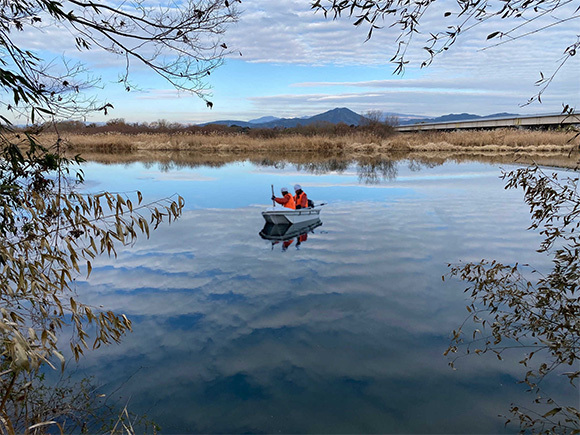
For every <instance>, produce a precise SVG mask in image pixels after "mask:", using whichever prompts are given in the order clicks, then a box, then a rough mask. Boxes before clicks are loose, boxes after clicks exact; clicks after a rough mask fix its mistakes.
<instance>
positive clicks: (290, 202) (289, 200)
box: [274, 193, 296, 210]
mask: <svg viewBox="0 0 580 435" xmlns="http://www.w3.org/2000/svg"><path fill="white" fill-rule="evenodd" d="M274 201H276V202H277V203H278V204H282V205H283V206H284V207H287V208H291V209H292V210H296V202H294V197H293V196H292V195H290V194H289V193H287V194H286V195H284V198H274Z"/></svg>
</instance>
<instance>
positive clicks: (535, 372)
mask: <svg viewBox="0 0 580 435" xmlns="http://www.w3.org/2000/svg"><path fill="white" fill-rule="evenodd" d="M504 178H505V179H507V180H508V182H507V185H506V188H517V187H520V188H522V189H523V191H524V198H525V201H526V203H527V204H528V205H529V206H530V212H531V215H532V220H533V222H532V225H531V227H530V228H532V229H541V231H540V233H541V234H542V236H543V237H544V238H543V241H542V243H541V246H540V248H539V249H538V251H539V252H545V253H549V254H550V255H552V256H553V268H552V270H551V271H550V272H549V273H548V274H547V275H541V274H539V272H536V271H533V272H532V276H539V278H538V279H535V280H530V279H528V276H529V275H530V274H529V273H526V271H525V270H524V269H523V268H522V266H520V265H518V264H515V265H505V264H501V263H498V262H496V261H485V260H482V261H481V262H479V263H467V264H460V265H453V266H452V267H451V272H450V275H451V276H457V277H459V278H460V279H462V280H463V281H466V282H468V283H469V287H468V288H467V289H466V292H469V293H470V297H471V299H472V301H473V302H472V303H471V304H470V305H469V306H468V307H467V310H468V311H469V313H470V314H469V318H471V319H472V320H473V321H474V322H475V324H476V326H477V327H478V328H479V327H481V330H480V329H475V330H474V331H473V335H472V338H473V339H472V340H469V341H467V342H465V341H464V338H463V333H462V329H463V327H464V325H465V324H464V325H463V326H462V327H461V328H459V329H458V330H456V331H453V339H452V343H451V345H450V347H449V349H448V350H447V352H446V354H447V353H448V352H452V353H455V352H458V351H459V349H460V348H462V349H463V351H464V353H466V354H470V353H476V354H481V353H486V352H493V353H495V354H496V355H497V357H498V358H499V359H501V358H502V354H504V353H507V352H509V350H510V349H512V350H513V349H517V350H525V351H526V355H525V357H524V358H523V359H522V360H521V361H520V363H521V364H523V365H524V366H525V367H526V370H527V371H526V374H525V378H524V379H523V382H525V383H526V384H527V385H528V386H529V388H530V391H533V392H535V393H537V394H538V398H537V399H536V400H535V402H536V403H537V404H540V405H541V406H542V407H541V411H537V410H532V409H523V408H521V407H519V406H516V405H512V408H511V412H512V414H513V416H514V417H515V418H516V419H517V420H518V421H519V423H520V427H521V429H522V431H525V430H531V431H532V432H534V433H538V432H540V433H574V434H575V433H580V411H579V409H578V407H577V406H578V405H577V403H574V404H571V405H566V404H559V403H556V402H554V401H553V400H552V399H549V398H547V399H541V398H540V396H539V395H540V393H541V385H542V381H543V380H544V379H545V378H546V377H547V376H548V375H550V374H552V375H556V374H560V375H564V376H566V377H567V378H568V379H569V382H570V384H571V388H574V389H577V381H578V378H579V377H580V369H579V364H580V255H579V254H580V234H578V229H579V228H580V219H578V217H579V215H580V195H579V194H578V191H577V187H578V180H579V179H578V177H574V178H566V179H564V180H562V181H560V179H559V177H558V174H557V173H553V174H551V176H548V175H546V174H544V173H543V172H542V171H541V170H540V169H539V168H538V167H537V166H536V167H531V168H525V169H518V170H516V171H512V172H509V173H506V174H504ZM451 364H452V365H453V362H452V363H451Z"/></svg>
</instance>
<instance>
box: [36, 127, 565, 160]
mask: <svg viewBox="0 0 580 435" xmlns="http://www.w3.org/2000/svg"><path fill="white" fill-rule="evenodd" d="M574 137H575V133H573V132H565V131H533V130H514V129H498V130H480V131H454V132H418V133H399V134H393V135H392V136H390V137H387V138H381V137H378V136H375V135H373V134H371V133H365V132H355V133H351V134H346V135H344V136H330V135H324V134H321V135H313V136H303V135H280V136H278V137H273V138H258V137H252V136H250V135H248V134H244V133H236V134H219V133H211V134H188V133H176V134H168V133H159V134H134V135H129V134H120V133H107V134H92V135H83V134H76V133H65V134H64V136H63V139H64V141H63V143H64V144H65V146H66V147H67V148H68V149H70V150H71V151H77V152H85V151H94V152H136V151H143V150H147V151H196V152H200V153H255V152H276V151H279V152H295V153H300V152H306V153H311V152H316V153H323V154H333V155H343V154H345V155H355V156H356V155H374V154H382V153H391V152H395V151H401V152H425V151H477V152H483V151H485V152H534V153H544V152H545V153H553V152H565V151H566V150H569V149H572V148H573V147H574V141H573V139H574ZM44 139H46V140H47V141H51V140H56V136H55V135H53V134H44Z"/></svg>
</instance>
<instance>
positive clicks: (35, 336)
mask: <svg viewBox="0 0 580 435" xmlns="http://www.w3.org/2000/svg"><path fill="white" fill-rule="evenodd" d="M2 139H4V138H3V137H2ZM1 152H2V155H1V157H0V180H1V184H0V268H1V270H2V274H1V277H0V340H1V347H0V366H1V367H2V371H1V373H0V385H1V388H0V391H1V393H0V427H4V430H5V431H6V432H7V433H16V428H15V427H14V425H13V422H15V421H18V418H17V416H16V415H10V414H9V411H10V410H12V411H14V410H15V409H17V408H15V407H14V406H9V405H10V403H14V402H13V401H12V402H11V398H13V397H14V392H15V391H16V390H19V389H22V388H23V381H24V380H25V379H26V378H27V377H29V376H30V375H31V374H34V373H36V371H37V370H38V369H39V368H40V366H41V365H43V364H49V365H52V366H54V362H55V361H56V360H60V362H61V364H62V366H64V362H65V358H64V356H63V350H62V346H63V344H62V343H60V342H59V340H62V337H61V338H60V339H59V336H60V335H62V334H61V331H62V330H63V329H64V328H65V327H67V328H68V327H70V329H71V330H72V337H71V338H70V350H71V352H72V355H73V356H74V357H75V358H76V359H78V358H79V357H80V356H81V355H82V354H83V352H84V350H85V349H87V348H98V347H99V346H101V345H105V344H109V343H111V342H118V341H119V340H120V339H121V337H122V335H123V334H124V333H126V332H127V331H129V330H130V329H131V322H130V320H129V319H128V318H127V317H126V316H125V315H123V314H117V313H113V312H111V311H107V310H103V309H100V308H97V307H92V306H89V305H87V304H84V303H83V302H82V301H80V300H79V298H78V297H77V295H76V294H75V291H74V287H73V286H72V283H73V280H74V277H75V276H77V275H78V274H80V273H81V272H83V273H86V275H87V276H88V275H90V273H91V269H92V264H91V260H92V259H94V258H95V257H96V256H98V255H101V254H104V253H105V254H107V255H116V251H115V246H116V245H119V244H121V245H128V244H131V243H133V242H134V241H135V240H136V237H137V235H138V234H140V233H141V234H145V235H146V236H149V231H150V228H151V229H154V228H156V227H157V226H158V225H159V224H160V223H161V222H163V221H164V220H168V221H169V222H171V221H172V220H173V219H175V218H177V217H178V216H179V215H180V213H181V210H182V208H183V205H184V204H183V200H182V199H181V198H176V199H171V198H167V199H164V200H161V201H158V202H154V203H147V204H146V203H144V202H143V200H142V196H141V194H140V193H139V192H135V193H134V194H133V195H128V194H125V193H124V194H114V193H110V192H101V193H97V194H85V193H81V192H80V191H79V190H78V188H77V184H78V183H79V182H81V181H82V172H78V173H77V178H76V179H74V178H72V177H71V176H70V173H69V168H70V165H71V164H72V163H74V162H71V161H68V160H66V159H64V158H63V157H61V156H60V155H59V153H58V150H57V149H55V150H49V149H47V148H45V147H43V146H41V145H40V144H38V143H37V142H36V141H35V140H34V138H33V137H32V136H31V135H25V136H24V137H23V138H21V142H20V143H14V142H9V141H6V140H3V142H2V150H1ZM76 161H77V162H78V161H79V159H78V158H77V159H76ZM89 328H90V329H91V330H92V334H91V335H92V336H91V337H89V333H88V332H87V331H88V329H89ZM24 385H25V383H24ZM9 399H10V400H9ZM28 418H29V420H28V422H29V423H30V424H32V423H35V424H38V423H40V422H38V421H36V419H37V418H38V416H35V415H28ZM43 423H48V422H43Z"/></svg>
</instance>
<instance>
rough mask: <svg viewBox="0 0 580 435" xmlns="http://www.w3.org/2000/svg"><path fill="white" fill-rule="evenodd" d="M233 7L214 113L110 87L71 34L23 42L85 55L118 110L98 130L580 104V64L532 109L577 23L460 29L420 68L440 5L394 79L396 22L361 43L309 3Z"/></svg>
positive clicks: (109, 63) (521, 110)
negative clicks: (502, 38)
mask: <svg viewBox="0 0 580 435" xmlns="http://www.w3.org/2000/svg"><path fill="white" fill-rule="evenodd" d="M570 3H572V2H570ZM238 9H239V11H240V19H239V21H238V22H237V23H235V24H232V25H230V26H229V27H228V28H227V30H226V32H225V34H224V35H223V36H222V38H223V42H225V43H226V44H227V46H228V48H230V49H231V50H232V53H231V54H230V55H228V56H227V57H226V59H225V62H224V65H222V66H221V67H219V68H218V69H217V70H215V71H214V72H212V74H211V76H208V78H207V84H208V85H209V86H210V87H211V91H210V92H211V97H210V100H211V101H212V102H213V104H214V105H213V108H212V109H210V108H208V107H206V104H205V102H204V101H203V100H201V99H200V98H198V97H196V96H193V95H188V94H184V93H179V92H177V91H176V90H174V89H172V88H171V86H170V85H169V84H168V83H166V82H164V81H163V80H162V79H161V78H160V77H158V76H156V75H155V74H154V73H153V72H151V71H148V70H146V69H145V68H141V67H139V66H138V65H135V66H134V67H133V69H132V70H131V80H132V82H133V83H136V84H137V85H138V89H137V90H132V91H130V92H126V91H125V90H124V88H123V86H121V85H119V84H118V83H115V82H117V81H118V80H117V77H118V75H119V73H120V72H122V71H123V68H124V63H123V59H122V58H112V57H111V56H109V55H106V54H103V53H98V52H96V51H89V52H87V53H80V52H78V51H77V50H75V49H74V47H71V45H70V41H71V39H70V35H69V34H67V33H66V32H65V31H64V30H63V29H58V28H53V27H50V28H45V29H43V30H42V32H29V33H25V34H24V35H17V36H16V37H17V38H21V39H20V41H21V42H23V43H25V45H26V46H27V47H28V48H31V49H33V50H35V51H36V52H38V53H40V54H41V55H42V56H43V57H44V58H45V59H49V58H51V57H66V58H70V59H79V60H81V61H83V62H84V63H85V64H86V66H87V68H88V69H89V70H90V71H91V72H92V73H93V74H94V75H96V76H98V77H100V78H101V87H100V88H99V89H97V91H98V92H97V94H96V95H97V96H98V98H99V99H100V100H102V101H107V102H111V103H112V104H113V106H114V109H113V110H111V111H109V113H108V115H107V116H105V115H104V114H101V113H95V114H94V115H91V116H89V117H88V118H87V121H95V122H103V121H107V120H109V119H112V118H123V119H125V121H127V122H154V121H157V120H161V119H163V120H167V121H169V122H179V123H193V124H195V123H203V122H209V121H213V120H224V119H230V120H242V121H248V120H251V119H256V118H259V117H262V116H277V117H304V116H312V115H315V114H318V113H321V112H324V111H327V110H331V109H333V108H336V107H348V108H349V109H351V110H353V111H355V112H357V113H361V114H364V113H365V112H367V111H370V110H380V111H382V112H384V113H400V114H409V115H420V116H440V115H445V114H449V113H463V112H467V113H473V114H477V115H489V114H494V113H500V112H509V113H517V114H523V115H525V114H540V113H541V114H543V113H559V112H560V111H561V110H562V105H563V104H569V105H570V106H572V107H576V108H578V106H580V104H579V103H580V79H579V77H580V74H579V71H580V64H579V59H578V58H580V56H575V58H572V59H571V61H570V62H568V64H567V65H566V66H565V67H564V68H563V69H562V70H560V71H559V73H558V75H557V76H556V79H555V80H554V82H553V83H552V84H551V85H550V87H549V88H548V90H547V91H546V92H545V93H544V94H543V96H542V101H543V102H542V103H541V104H539V103H537V102H536V103H533V104H530V105H527V106H526V105H525V103H526V102H527V101H528V99H529V98H530V97H532V96H533V95H535V94H536V93H537V92H538V90H539V88H538V87H537V86H535V82H536V81H537V80H538V79H539V77H540V72H542V73H543V74H544V75H550V74H551V73H552V72H553V71H554V70H555V69H556V68H557V67H558V65H559V63H560V61H561V59H562V54H563V52H564V50H565V49H566V47H568V46H569V45H571V44H573V43H575V42H576V41H577V40H578V37H579V36H578V35H580V20H579V19H573V20H570V21H568V22H566V23H564V24H561V25H558V26H553V27H549V28H547V29H545V30H543V31H541V32H538V33H533V34H530V35H528V36H526V37H523V38H520V39H517V40H514V41H511V42H509V43H506V44H502V45H500V46H495V47H493V46H491V45H492V44H491V42H490V41H489V40H487V39H486V38H487V35H489V34H490V33H491V32H493V31H496V30H505V29H507V26H508V25H509V24H510V23H509V22H498V21H497V20H496V21H493V20H490V21H489V22H486V23H482V24H481V25H479V26H476V27H474V28H472V29H468V30H467V31H465V32H464V33H462V34H461V35H460V38H459V39H458V40H457V42H456V43H455V44H454V45H453V46H452V47H451V49H450V50H448V51H446V52H444V53H442V54H441V55H439V56H437V57H436V58H435V61H434V62H433V63H432V64H431V65H430V66H429V67H427V68H423V69H421V68H419V66H420V64H421V62H422V61H424V60H426V59H427V56H426V52H425V51H424V50H423V49H422V47H423V45H425V44H424V43H425V40H426V38H428V36H429V32H433V33H435V32H437V31H445V30H446V28H447V26H448V25H449V24H450V21H449V20H450V19H452V18H453V15H452V16H451V17H447V18H446V17H444V13H445V12H446V11H448V10H449V11H453V12H457V11H458V6H457V5H456V4H453V3H452V2H448V1H446V0H443V1H439V2H437V3H434V5H433V8H432V9H431V10H430V11H429V12H428V13H427V14H426V15H425V16H424V17H423V18H422V20H421V27H420V30H421V32H422V33H420V34H418V35H416V37H415V39H414V42H413V44H412V45H411V46H410V48H409V51H408V59H409V61H410V62H409V64H408V65H407V67H406V69H405V72H404V74H403V75H394V74H393V71H394V68H395V66H394V65H393V64H391V63H389V59H390V58H391V57H392V56H393V55H394V54H395V51H396V42H395V41H396V37H397V35H398V34H399V31H398V29H397V28H392V27H389V24H390V23H389V22H385V26H384V27H383V28H381V29H378V30H375V32H374V34H373V37H372V38H371V39H370V40H368V41H366V35H367V31H368V27H365V26H361V27H355V26H353V22H354V20H353V19H350V18H349V17H347V16H343V17H342V18H341V19H338V20H332V19H325V18H324V16H323V15H322V14H321V13H320V12H317V13H315V12H314V11H313V10H312V9H311V8H310V2H309V1H306V0H280V1H276V2H267V1H260V0H243V2H242V3H241V4H240V5H239V6H238ZM574 13H575V12H574V8H573V5H572V6H570V7H563V8H562V9H561V10H558V11H555V12H554V13H552V14H549V15H547V16H546V17H545V18H543V19H542V20H540V21H539V22H537V24H536V23H534V24H533V25H532V26H524V27H523V28H522V29H521V30H520V33H526V32H528V31H530V30H533V29H534V28H537V27H541V26H546V25H550V24H551V23H554V22H556V21H557V20H558V19H561V18H569V17H571V16H573V14H574ZM576 14H577V13H576ZM492 21H493V22H492ZM506 21H507V20H506ZM511 24H512V25H513V24H514V22H513V21H512V22H511ZM491 41H495V40H491ZM498 41H499V40H498Z"/></svg>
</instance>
